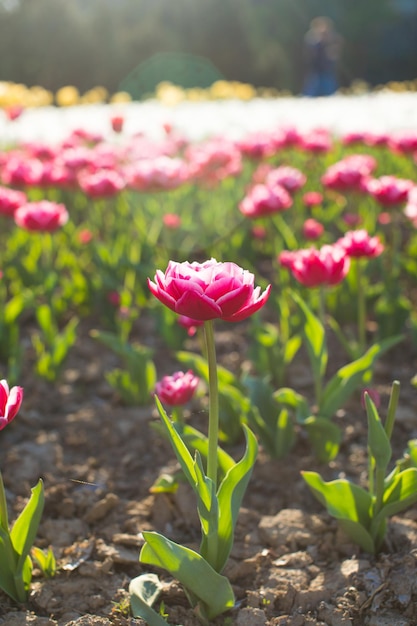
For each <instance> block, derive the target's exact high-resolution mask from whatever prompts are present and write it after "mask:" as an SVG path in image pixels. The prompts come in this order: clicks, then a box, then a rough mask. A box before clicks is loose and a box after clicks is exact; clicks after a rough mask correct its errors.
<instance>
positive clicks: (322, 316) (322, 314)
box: [319, 285, 326, 329]
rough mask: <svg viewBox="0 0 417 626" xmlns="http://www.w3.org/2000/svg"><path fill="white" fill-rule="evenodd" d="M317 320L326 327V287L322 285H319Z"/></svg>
mask: <svg viewBox="0 0 417 626" xmlns="http://www.w3.org/2000/svg"><path fill="white" fill-rule="evenodd" d="M319 320H320V322H321V323H322V326H323V328H324V329H326V288H325V287H323V285H321V286H320V287H319Z"/></svg>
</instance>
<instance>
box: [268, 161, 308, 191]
mask: <svg viewBox="0 0 417 626" xmlns="http://www.w3.org/2000/svg"><path fill="white" fill-rule="evenodd" d="M306 180H307V177H306V176H305V175H304V174H303V172H300V170H298V169H297V168H296V167H290V166H289V165H281V166H280V167H277V168H275V169H273V170H271V171H270V172H269V174H268V175H267V177H266V184H267V185H268V186H269V187H273V186H275V185H280V186H281V187H284V189H286V190H287V191H288V192H289V193H294V192H296V191H298V190H299V189H301V187H302V186H303V185H305V183H306Z"/></svg>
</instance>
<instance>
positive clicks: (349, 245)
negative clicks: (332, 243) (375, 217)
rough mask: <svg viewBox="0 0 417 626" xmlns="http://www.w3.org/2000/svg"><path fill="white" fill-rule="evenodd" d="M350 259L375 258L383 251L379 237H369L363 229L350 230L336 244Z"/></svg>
mask: <svg viewBox="0 0 417 626" xmlns="http://www.w3.org/2000/svg"><path fill="white" fill-rule="evenodd" d="M337 243H338V244H339V245H341V246H342V248H344V249H345V250H346V253H347V254H348V255H349V256H350V257H356V258H360V257H367V258H372V257H377V256H379V255H380V254H381V253H382V252H383V251H384V245H383V244H382V243H381V241H380V239H379V237H371V236H370V235H369V234H368V232H367V231H366V230H364V229H361V230H351V231H349V232H347V233H345V235H344V236H343V237H342V238H341V239H339V240H338V242H337Z"/></svg>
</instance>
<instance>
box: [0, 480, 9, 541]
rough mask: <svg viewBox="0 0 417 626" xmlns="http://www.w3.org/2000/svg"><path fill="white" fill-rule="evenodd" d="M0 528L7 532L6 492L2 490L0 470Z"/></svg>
mask: <svg viewBox="0 0 417 626" xmlns="http://www.w3.org/2000/svg"><path fill="white" fill-rule="evenodd" d="M0 528H3V530H4V531H5V532H6V533H8V532H9V519H8V515H7V502H6V492H5V490H4V483H3V477H2V475H1V472H0Z"/></svg>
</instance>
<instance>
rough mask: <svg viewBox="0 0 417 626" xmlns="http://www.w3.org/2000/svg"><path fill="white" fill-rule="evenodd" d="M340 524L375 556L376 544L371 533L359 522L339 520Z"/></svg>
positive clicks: (354, 539)
mask: <svg viewBox="0 0 417 626" xmlns="http://www.w3.org/2000/svg"><path fill="white" fill-rule="evenodd" d="M339 524H340V526H341V528H343V530H344V531H345V533H346V534H347V535H348V536H349V537H350V538H351V539H352V541H354V543H356V544H357V545H358V546H360V547H361V548H362V550H364V551H365V552H369V554H374V553H375V551H376V542H375V541H374V540H373V538H372V536H371V535H370V533H369V532H368V531H367V530H366V528H364V527H363V526H362V524H360V523H359V522H353V521H352V520H350V519H339Z"/></svg>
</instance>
